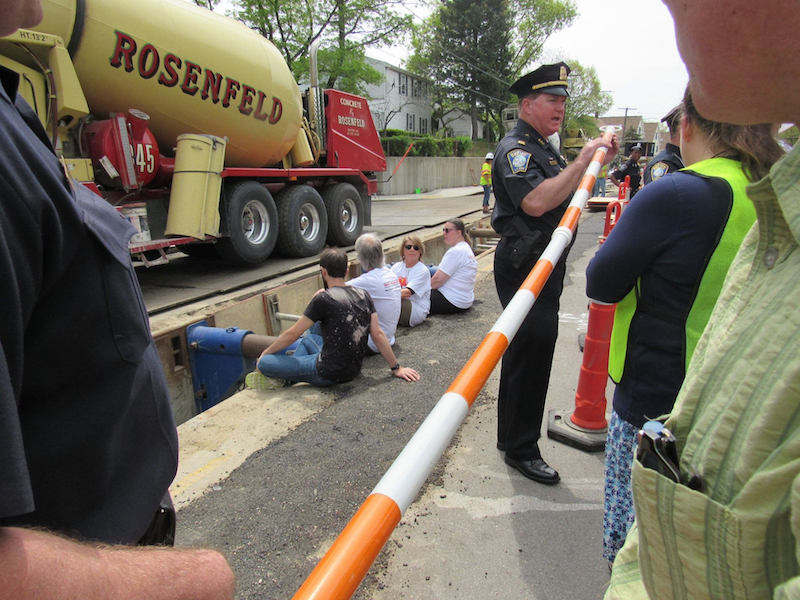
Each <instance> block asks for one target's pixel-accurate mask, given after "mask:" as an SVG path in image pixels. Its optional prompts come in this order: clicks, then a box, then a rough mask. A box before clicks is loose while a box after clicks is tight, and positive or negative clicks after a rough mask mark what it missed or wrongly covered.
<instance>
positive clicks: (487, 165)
mask: <svg viewBox="0 0 800 600" xmlns="http://www.w3.org/2000/svg"><path fill="white" fill-rule="evenodd" d="M493 160H494V154H493V153H491V152H487V153H486V156H485V157H484V159H483V164H482V165H481V185H482V186H483V212H485V213H488V212H491V211H490V210H489V194H491V193H492V161H493Z"/></svg>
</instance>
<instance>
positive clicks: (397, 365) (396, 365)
mask: <svg viewBox="0 0 800 600" xmlns="http://www.w3.org/2000/svg"><path fill="white" fill-rule="evenodd" d="M399 368H400V363H399V362H396V363H394V366H392V367H389V370H390V371H397V369H399Z"/></svg>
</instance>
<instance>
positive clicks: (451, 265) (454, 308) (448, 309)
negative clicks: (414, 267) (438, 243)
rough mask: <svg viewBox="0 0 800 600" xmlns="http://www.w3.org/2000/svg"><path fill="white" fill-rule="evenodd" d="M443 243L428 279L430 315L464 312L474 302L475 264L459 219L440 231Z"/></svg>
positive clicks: (476, 271)
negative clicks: (429, 285)
mask: <svg viewBox="0 0 800 600" xmlns="http://www.w3.org/2000/svg"><path fill="white" fill-rule="evenodd" d="M442 231H443V232H444V243H445V244H447V245H448V246H450V248H448V250H447V252H445V253H444V256H443V257H442V262H441V263H439V267H438V268H437V270H436V272H435V273H434V274H433V276H432V277H431V289H432V290H433V291H432V292H431V310H430V314H432V315H446V314H453V313H459V312H464V311H465V310H467V309H468V308H469V307H470V306H472V302H473V301H474V300H475V277H476V276H477V274H478V261H477V260H475V255H474V254H473V253H472V247H471V246H470V245H469V242H468V241H467V232H466V229H465V228H464V222H463V221H462V220H461V219H452V220H450V221H447V223H445V224H444V227H443V228H442Z"/></svg>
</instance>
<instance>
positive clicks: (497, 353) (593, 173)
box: [294, 129, 614, 600]
mask: <svg viewBox="0 0 800 600" xmlns="http://www.w3.org/2000/svg"><path fill="white" fill-rule="evenodd" d="M613 133H614V130H613V129H610V130H607V131H606V132H605V134H604V135H605V136H606V139H608V140H609V141H610V139H611V137H612V136H613ZM605 156H606V149H605V148H600V149H599V150H597V151H596V152H595V153H594V156H593V157H592V161H591V163H590V164H589V167H588V168H587V170H586V173H585V174H584V176H583V179H581V183H580V185H579V186H578V190H577V191H576V192H575V193H574V194H573V196H572V200H571V201H570V203H569V206H568V207H567V210H566V212H565V213H564V216H563V217H562V219H561V222H560V223H559V225H558V227H557V228H556V230H555V231H554V232H553V237H552V238H551V240H550V243H549V244H548V245H547V248H545V251H544V252H543V253H542V256H541V257H540V258H539V260H538V261H537V262H536V264H535V265H534V267H533V269H531V272H530V273H529V274H528V277H527V278H526V279H525V281H524V282H523V284H522V287H520V289H519V290H518V291H517V293H516V294H514V297H513V298H512V299H511V302H509V303H508V306H506V308H505V310H504V311H503V312H502V313H501V314H500V317H499V318H498V319H497V321H496V322H495V324H494V326H493V327H492V328H491V330H490V331H489V333H488V334H486V337H484V338H483V341H482V342H481V343H480V345H479V346H478V348H477V349H476V350H475V352H474V353H473V354H472V356H471V357H470V358H469V360H467V362H466V364H465V365H464V367H463V368H462V369H461V371H460V372H459V374H458V375H457V376H456V378H455V379H454V380H453V382H452V383H451V384H450V387H448V388H447V391H446V392H445V393H444V395H442V397H441V398H440V399H439V401H438V402H437V403H436V406H434V407H433V410H431V412H430V413H429V414H428V416H427V417H426V419H425V421H423V423H422V425H420V427H419V429H417V431H416V433H414V435H413V436H412V437H411V439H410V440H409V441H408V443H407V444H406V446H405V448H403V451H402V452H401V453H400V454H399V455H398V457H397V458H396V459H395V461H394V462H393V463H392V465H391V466H390V467H389V470H388V471H386V473H385V474H384V476H383V477H382V478H381V480H380V481H379V482H378V485H376V486H375V489H373V490H372V492H371V493H370V495H369V496H368V497H367V499H366V500H365V501H364V503H363V504H362V505H361V507H360V508H359V509H358V511H356V514H355V515H353V518H352V519H350V522H349V523H348V524H347V526H346V527H345V528H344V530H342V533H341V534H339V537H338V538H336V540H335V541H334V543H333V545H332V546H331V548H330V549H329V550H328V552H326V553H325V556H323V557H322V560H320V562H319V564H317V566H316V567H315V568H314V570H313V571H312V572H311V574H310V575H309V576H308V578H307V579H306V580H305V582H303V585H302V586H300V589H299V590H297V593H295V595H294V600H310V599H315V600H322V599H324V600H344V599H346V598H350V597H351V596H352V595H353V592H355V590H356V588H357V587H358V585H359V584H360V583H361V580H362V579H363V578H364V576H365V575H366V574H367V571H368V570H369V568H370V566H371V565H372V563H373V562H374V561H375V559H376V558H377V556H378V554H379V553H380V551H381V548H383V546H384V544H385V543H386V542H387V541H388V539H389V536H391V534H392V531H394V528H395V527H396V526H397V524H398V523H399V522H400V518H401V517H402V515H403V513H404V512H405V511H406V509H407V508H408V507H409V506H410V505H411V502H413V500H414V498H416V496H417V494H418V493H419V490H420V489H421V488H422V485H423V484H424V483H425V480H426V479H427V478H428V475H430V473H431V472H432V471H433V468H434V466H435V465H436V463H437V462H439V459H440V458H441V456H442V454H443V453H444V451H445V450H446V449H447V447H448V446H449V445H450V440H452V439H453V436H454V435H455V433H456V431H458V428H459V427H460V425H461V423H462V422H463V421H464V419H465V418H466V416H467V413H469V409H470V407H471V406H472V403H473V402H474V401H475V398H477V396H478V393H479V392H480V391H481V389H482V388H483V386H484V385H485V383H486V381H487V380H488V379H489V375H491V373H492V371H493V370H494V368H495V367H496V366H497V363H498V362H500V358H501V357H502V356H503V352H505V350H506V348H508V345H509V344H510V343H511V340H512V339H514V336H515V335H516V333H517V331H518V330H519V327H520V325H521V324H522V321H523V320H524V319H525V317H526V315H527V314H528V312H529V311H530V309H531V307H532V306H533V303H534V302H535V301H536V297H537V296H538V295H539V293H541V291H542V288H543V287H544V284H545V283H546V282H547V278H548V277H549V276H550V274H551V273H552V272H553V266H554V265H555V264H556V263H557V262H558V259H559V258H561V254H563V252H564V250H565V249H566V248H567V246H569V243H570V242H571V241H572V236H573V234H574V232H575V229H576V227H577V225H578V219H579V218H580V213H581V210H582V209H583V207H584V205H585V204H586V201H587V200H588V199H589V198H590V197H591V194H592V189H593V188H594V182H595V180H596V178H597V174H598V173H599V172H600V168H601V167H602V166H603V161H604V159H605Z"/></svg>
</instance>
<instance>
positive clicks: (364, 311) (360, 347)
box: [245, 248, 420, 389]
mask: <svg viewBox="0 0 800 600" xmlns="http://www.w3.org/2000/svg"><path fill="white" fill-rule="evenodd" d="M319 266H320V270H321V271H322V280H323V281H324V283H325V287H324V288H323V289H321V290H319V291H318V292H317V293H316V294H315V295H314V297H313V298H311V301H310V302H309V303H308V306H306V309H305V310H304V311H303V316H301V317H300V319H299V320H298V321H297V322H295V324H294V325H292V326H291V327H290V328H289V329H287V330H286V331H284V332H282V333H281V334H280V335H279V336H278V339H276V340H275V341H274V342H273V343H272V344H270V346H269V347H268V348H267V349H266V350H264V352H262V353H261V356H259V358H258V363H257V366H258V371H254V372H253V373H250V374H248V375H247V377H246V380H245V381H246V384H247V386H248V387H250V388H253V389H274V388H276V387H280V386H281V385H283V384H284V383H285V382H298V381H304V382H307V383H310V384H312V385H316V386H321V387H326V386H330V385H334V384H336V383H343V382H346V381H350V380H351V379H354V378H355V377H356V376H357V375H358V374H359V373H360V372H361V363H362V361H363V358H364V355H365V354H366V351H367V334H369V335H370V338H371V339H373V340H374V341H375V343H376V347H377V348H378V349H379V352H380V354H381V356H383V358H384V360H386V362H387V363H388V364H389V368H390V369H391V372H392V375H394V376H395V377H399V378H400V379H405V380H406V381H418V380H419V378H420V376H419V373H417V371H415V370H414V369H411V368H410V367H401V366H400V363H399V362H398V361H397V358H396V357H395V355H394V352H393V351H392V347H391V346H390V345H389V340H388V338H387V337H386V334H385V333H384V332H383V331H382V330H381V327H380V324H379V323H378V314H377V313H376V312H375V305H374V304H373V302H372V299H371V298H370V296H369V294H368V293H367V292H366V291H364V290H363V289H361V288H358V287H355V286H348V285H345V282H344V276H345V273H347V254H345V252H344V250H341V249H339V248H328V249H326V250H325V251H324V252H323V253H322V256H321V257H320V261H319ZM312 326H313V328H312ZM309 329H310V331H308V332H307V333H306V331H307V330H309ZM304 333H305V335H303V334H304ZM301 336H302V337H301ZM298 340H299V343H298V344H297V346H296V348H295V350H294V353H293V354H283V353H281V352H282V351H284V350H286V348H288V347H289V346H291V345H292V344H293V343H294V342H296V341H298ZM276 379H278V380H283V381H276Z"/></svg>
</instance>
